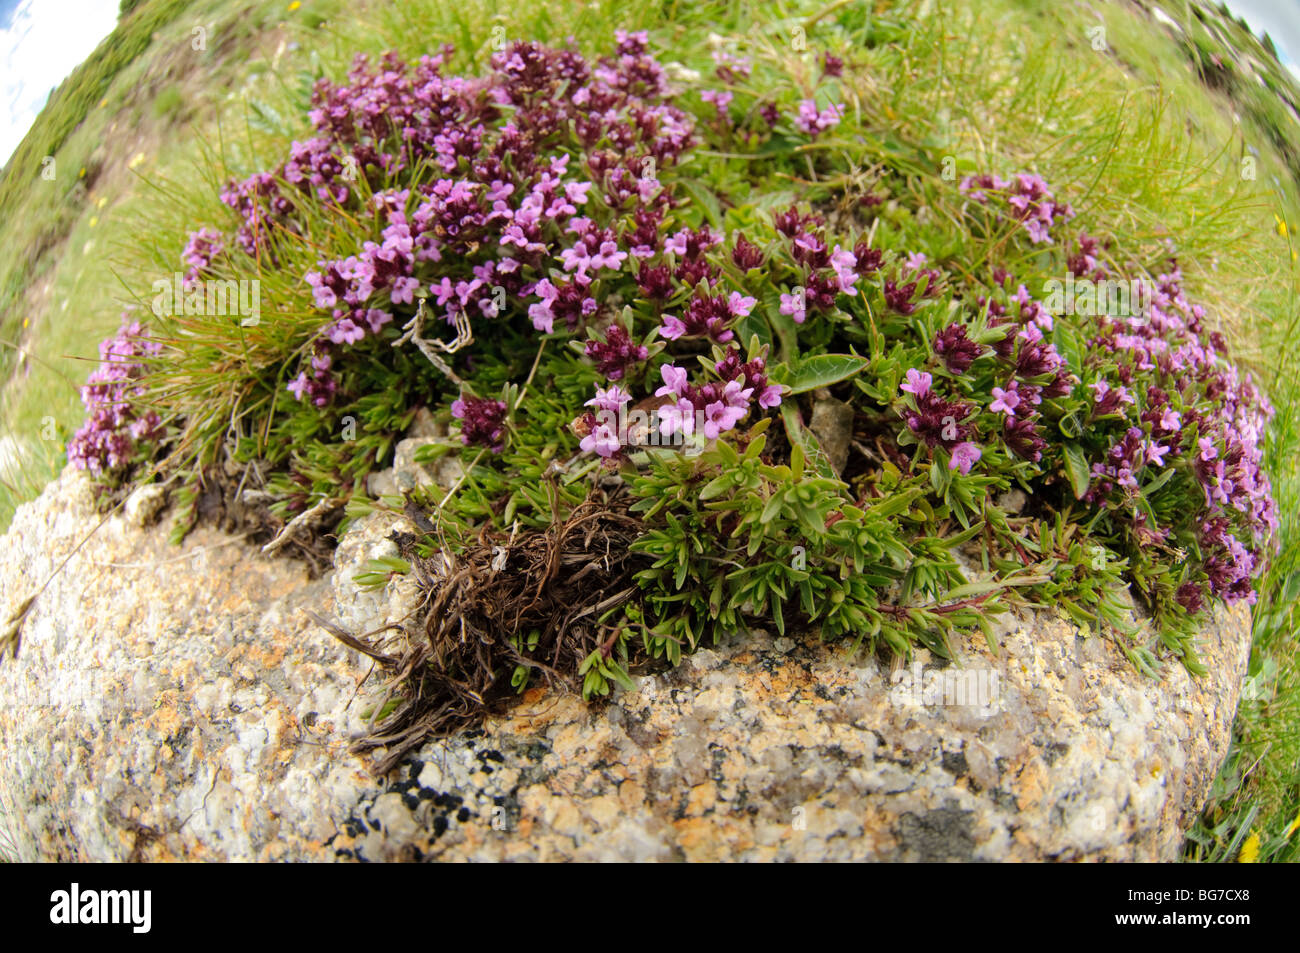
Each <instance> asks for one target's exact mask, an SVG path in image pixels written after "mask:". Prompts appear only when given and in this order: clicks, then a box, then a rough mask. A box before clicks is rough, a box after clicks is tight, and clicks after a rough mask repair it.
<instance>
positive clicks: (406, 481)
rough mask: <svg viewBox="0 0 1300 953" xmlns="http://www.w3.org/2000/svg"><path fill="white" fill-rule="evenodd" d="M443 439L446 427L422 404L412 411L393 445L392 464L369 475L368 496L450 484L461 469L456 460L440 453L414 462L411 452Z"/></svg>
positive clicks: (387, 494)
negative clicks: (401, 435) (431, 459)
mask: <svg viewBox="0 0 1300 953" xmlns="http://www.w3.org/2000/svg"><path fill="white" fill-rule="evenodd" d="M446 439H447V427H446V425H445V424H443V423H440V422H438V420H437V419H435V418H434V416H433V414H431V413H430V412H429V410H428V408H426V407H421V408H420V409H419V410H417V411H416V412H415V418H414V419H413V420H412V422H411V426H410V428H408V429H407V431H406V437H405V438H404V439H402V440H399V441H398V443H397V446H396V447H394V448H393V465H392V467H391V468H390V469H387V470H380V471H376V472H374V473H372V474H370V477H369V480H368V482H367V484H366V489H367V490H368V491H369V493H370V495H371V496H374V497H380V496H396V495H400V494H402V493H404V492H406V491H407V490H412V489H414V488H415V487H417V486H428V485H430V484H437V485H439V486H447V487H449V486H451V485H452V484H454V483H455V482H456V480H458V479H459V478H460V475H461V473H463V472H464V470H463V468H462V466H461V463H460V460H459V459H458V458H456V457H454V456H443V457H440V458H439V459H437V460H436V461H434V462H432V463H428V464H421V463H416V462H415V453H416V451H417V450H419V449H420V448H421V447H425V446H428V445H430V444H435V443H442V442H445V441H446Z"/></svg>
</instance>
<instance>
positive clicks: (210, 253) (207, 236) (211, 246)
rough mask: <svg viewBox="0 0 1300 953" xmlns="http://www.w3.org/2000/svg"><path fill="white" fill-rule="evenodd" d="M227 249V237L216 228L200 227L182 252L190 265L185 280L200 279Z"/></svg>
mask: <svg viewBox="0 0 1300 953" xmlns="http://www.w3.org/2000/svg"><path fill="white" fill-rule="evenodd" d="M225 249H226V243H225V239H224V238H222V235H221V233H220V232H219V231H217V230H216V229H215V228H200V229H199V230H198V231H197V232H194V233H193V234H192V235H190V238H189V241H188V242H186V244H185V251H184V252H182V254H181V260H182V261H183V262H184V263H185V264H186V265H187V266H188V268H187V270H186V272H185V280H186V281H187V282H190V281H196V280H198V278H199V276H200V275H202V274H203V273H204V272H206V271H207V270H208V269H209V268H210V267H211V266H212V262H213V260H214V259H215V258H216V257H217V256H218V255H220V254H221V253H222V252H223V251H225Z"/></svg>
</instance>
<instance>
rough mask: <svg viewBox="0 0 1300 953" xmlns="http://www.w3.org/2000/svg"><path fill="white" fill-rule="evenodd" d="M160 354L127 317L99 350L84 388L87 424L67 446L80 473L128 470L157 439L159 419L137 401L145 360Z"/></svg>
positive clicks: (160, 347)
mask: <svg viewBox="0 0 1300 953" xmlns="http://www.w3.org/2000/svg"><path fill="white" fill-rule="evenodd" d="M161 350H162V345H161V344H159V343H158V342H157V341H152V340H150V339H149V332H148V330H147V329H145V328H143V327H142V326H141V325H140V323H139V322H138V321H131V322H128V321H127V319H126V316H125V315H124V316H123V318H122V326H121V327H120V328H119V329H118V332H117V334H116V335H115V336H114V337H111V338H109V339H107V340H106V341H103V342H102V343H101V344H100V345H99V361H100V363H99V367H98V368H96V369H95V370H94V371H92V372H91V374H90V378H89V379H88V380H87V382H86V386H85V387H83V388H82V389H81V401H82V403H83V404H85V406H86V422H85V423H84V424H83V425H82V426H81V428H80V429H79V430H78V431H77V432H76V434H75V435H74V436H73V438H72V440H71V441H69V443H68V462H70V463H71V464H72V465H73V466H75V467H76V468H77V469H79V470H89V471H90V472H92V473H97V474H98V473H105V472H107V471H109V470H116V469H119V468H121V467H125V466H126V465H127V464H128V463H130V462H131V459H132V457H133V456H134V454H135V451H136V448H137V446H138V445H139V444H140V443H141V442H142V441H148V440H154V439H156V438H157V437H158V435H159V433H160V430H161V426H160V425H161V421H160V420H159V418H158V415H157V414H156V413H154V412H153V411H146V412H144V413H140V412H139V410H137V409H136V408H135V406H134V405H133V403H132V398H133V397H136V396H138V395H139V394H140V393H141V392H142V391H143V386H142V385H141V384H140V378H141V377H143V376H144V373H145V370H146V360H147V359H148V358H151V357H154V356H156V355H157V354H158V353H159V352H160V351H161Z"/></svg>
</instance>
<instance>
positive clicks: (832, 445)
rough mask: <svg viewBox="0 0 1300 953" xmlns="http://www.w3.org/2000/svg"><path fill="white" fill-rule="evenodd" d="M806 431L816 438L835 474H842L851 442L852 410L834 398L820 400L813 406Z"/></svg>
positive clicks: (847, 460)
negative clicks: (809, 431)
mask: <svg viewBox="0 0 1300 953" xmlns="http://www.w3.org/2000/svg"><path fill="white" fill-rule="evenodd" d="M808 429H809V430H811V431H812V432H813V434H814V435H815V436H816V437H817V443H818V444H820V446H821V448H822V450H824V451H825V452H826V456H827V457H828V458H829V459H830V461H831V466H832V467H834V469H835V472H836V473H842V472H844V465H845V464H846V463H848V462H849V444H850V442H851V441H852V440H853V408H852V407H850V406H849V405H848V404H846V403H844V401H842V400H836V399H835V398H834V397H824V398H821V399H819V400H817V401H816V402H815V403H814V404H813V412H812V420H811V421H809V423H808Z"/></svg>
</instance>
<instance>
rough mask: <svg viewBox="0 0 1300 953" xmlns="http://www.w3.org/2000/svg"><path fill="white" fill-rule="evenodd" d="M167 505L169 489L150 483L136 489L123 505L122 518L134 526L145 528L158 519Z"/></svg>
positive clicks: (159, 484)
mask: <svg viewBox="0 0 1300 953" xmlns="http://www.w3.org/2000/svg"><path fill="white" fill-rule="evenodd" d="M166 505H167V487H165V486H163V485H162V484H161V483H148V484H145V485H144V486H140V487H136V488H135V489H134V490H132V491H131V495H130V496H128V497H127V498H126V502H125V503H123V504H122V516H123V517H124V518H125V519H126V521H127V522H128V523H130V524H131V525H132V526H135V527H138V528H143V527H145V526H148V525H149V524H150V523H152V522H153V521H154V520H156V519H157V518H158V514H159V513H161V512H162V511H163V508H164V507H165V506H166Z"/></svg>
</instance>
